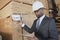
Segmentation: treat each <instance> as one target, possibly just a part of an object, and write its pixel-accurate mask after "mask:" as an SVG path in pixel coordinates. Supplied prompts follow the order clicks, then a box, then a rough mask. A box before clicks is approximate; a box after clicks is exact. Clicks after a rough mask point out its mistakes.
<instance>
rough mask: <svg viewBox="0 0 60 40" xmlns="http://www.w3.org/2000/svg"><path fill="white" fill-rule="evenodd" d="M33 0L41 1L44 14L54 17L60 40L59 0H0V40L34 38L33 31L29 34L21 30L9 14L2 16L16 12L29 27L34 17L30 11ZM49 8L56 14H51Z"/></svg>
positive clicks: (26, 39)
mask: <svg viewBox="0 0 60 40" xmlns="http://www.w3.org/2000/svg"><path fill="white" fill-rule="evenodd" d="M34 1H41V2H42V3H43V4H44V6H45V10H44V13H45V15H47V16H48V17H53V18H54V19H55V21H56V25H57V27H56V28H57V30H58V34H59V40H60V0H0V40H35V36H34V33H33V34H29V33H27V32H26V31H25V30H22V28H21V27H20V26H17V24H15V23H16V22H13V21H12V19H11V17H10V16H11V15H10V16H8V17H6V16H4V15H9V14H13V13H17V14H19V15H21V16H22V18H23V21H24V23H26V24H27V25H28V26H29V27H31V25H32V23H33V21H34V19H36V16H35V14H34V13H33V12H32V3H33V2H34ZM50 9H52V10H55V11H54V12H56V14H52V13H54V12H50V11H49V10H50ZM22 31H23V34H22Z"/></svg>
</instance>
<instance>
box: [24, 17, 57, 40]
mask: <svg viewBox="0 0 60 40" xmlns="http://www.w3.org/2000/svg"><path fill="white" fill-rule="evenodd" d="M36 21H37V19H36V20H35V21H34V22H33V25H32V27H31V28H29V27H28V26H27V25H25V26H24V27H23V28H24V29H25V30H26V31H27V32H29V33H33V32H34V33H35V36H36V37H37V38H38V39H39V40H58V33H57V29H56V24H55V21H54V20H53V19H52V18H48V17H46V16H45V17H44V19H43V20H42V23H41V24H40V27H39V30H38V31H37V29H36Z"/></svg>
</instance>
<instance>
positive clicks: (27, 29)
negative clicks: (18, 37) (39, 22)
mask: <svg viewBox="0 0 60 40" xmlns="http://www.w3.org/2000/svg"><path fill="white" fill-rule="evenodd" d="M34 25H35V21H34V22H33V25H32V27H31V28H29V27H28V26H27V25H25V26H24V27H23V29H24V30H25V31H27V32H28V33H33V32H34Z"/></svg>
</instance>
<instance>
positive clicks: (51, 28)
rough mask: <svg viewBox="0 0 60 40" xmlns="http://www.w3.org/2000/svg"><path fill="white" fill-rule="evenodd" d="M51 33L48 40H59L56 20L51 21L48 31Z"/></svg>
mask: <svg viewBox="0 0 60 40" xmlns="http://www.w3.org/2000/svg"><path fill="white" fill-rule="evenodd" d="M48 30H49V31H48V32H49V33H48V35H49V38H48V40H58V33H57V29H56V24H55V21H54V19H51V20H50V21H49V29H48Z"/></svg>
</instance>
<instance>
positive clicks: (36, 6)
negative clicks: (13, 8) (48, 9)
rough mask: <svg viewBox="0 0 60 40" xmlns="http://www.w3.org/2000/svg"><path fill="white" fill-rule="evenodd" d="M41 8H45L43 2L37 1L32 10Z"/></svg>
mask: <svg viewBox="0 0 60 40" xmlns="http://www.w3.org/2000/svg"><path fill="white" fill-rule="evenodd" d="M40 8H44V5H43V3H42V2H39V1H36V2H34V3H33V5H32V11H33V12H34V11H36V10H38V9H40Z"/></svg>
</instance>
